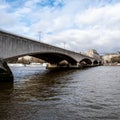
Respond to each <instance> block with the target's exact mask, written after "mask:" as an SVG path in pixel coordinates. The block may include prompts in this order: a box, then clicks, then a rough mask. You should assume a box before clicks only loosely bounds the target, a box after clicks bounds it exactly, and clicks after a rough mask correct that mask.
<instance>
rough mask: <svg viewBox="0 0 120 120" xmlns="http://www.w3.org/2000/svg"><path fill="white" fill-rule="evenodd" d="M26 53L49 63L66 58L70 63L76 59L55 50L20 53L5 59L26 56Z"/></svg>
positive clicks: (56, 62)
mask: <svg viewBox="0 0 120 120" xmlns="http://www.w3.org/2000/svg"><path fill="white" fill-rule="evenodd" d="M26 55H29V56H32V57H36V58H39V59H42V60H44V61H46V62H48V63H51V64H58V63H60V62H61V61H63V60H66V61H67V62H68V63H70V64H76V63H77V61H76V60H75V59H74V58H72V57H70V56H68V55H65V54H61V53H57V52H39V53H28V54H22V55H18V56H14V57H10V58H7V59H6V60H10V59H16V58H19V57H22V56H26Z"/></svg>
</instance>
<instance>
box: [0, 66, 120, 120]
mask: <svg viewBox="0 0 120 120" xmlns="http://www.w3.org/2000/svg"><path fill="white" fill-rule="evenodd" d="M11 69H12V71H13V73H14V82H13V83H0V120H120V67H119V66H99V67H93V68H89V69H84V70H62V71H60V70H57V71H49V70H46V69H45V68H44V67H40V66H39V65H38V66H26V67H24V66H11Z"/></svg>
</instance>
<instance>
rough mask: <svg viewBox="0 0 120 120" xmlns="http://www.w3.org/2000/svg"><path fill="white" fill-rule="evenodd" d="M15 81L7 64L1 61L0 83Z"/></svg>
mask: <svg viewBox="0 0 120 120" xmlns="http://www.w3.org/2000/svg"><path fill="white" fill-rule="evenodd" d="M9 81H13V74H12V72H11V70H10V68H9V67H8V65H7V63H6V62H5V61H4V60H2V59H0V82H9Z"/></svg>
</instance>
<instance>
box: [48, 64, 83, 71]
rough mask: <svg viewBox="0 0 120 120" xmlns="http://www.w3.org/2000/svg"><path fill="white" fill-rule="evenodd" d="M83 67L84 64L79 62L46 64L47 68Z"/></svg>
mask: <svg viewBox="0 0 120 120" xmlns="http://www.w3.org/2000/svg"><path fill="white" fill-rule="evenodd" d="M72 68H73V69H76V68H77V69H81V68H82V65H80V64H79V63H77V64H74V65H72V64H70V63H69V64H66V65H59V64H50V63H48V64H47V66H46V69H51V70H52V69H72Z"/></svg>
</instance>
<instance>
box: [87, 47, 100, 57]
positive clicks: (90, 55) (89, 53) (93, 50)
mask: <svg viewBox="0 0 120 120" xmlns="http://www.w3.org/2000/svg"><path fill="white" fill-rule="evenodd" d="M85 55H87V56H89V57H93V58H96V59H101V56H100V55H99V54H98V52H97V51H96V50H95V49H91V50H88V51H87V52H86V53H85Z"/></svg>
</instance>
